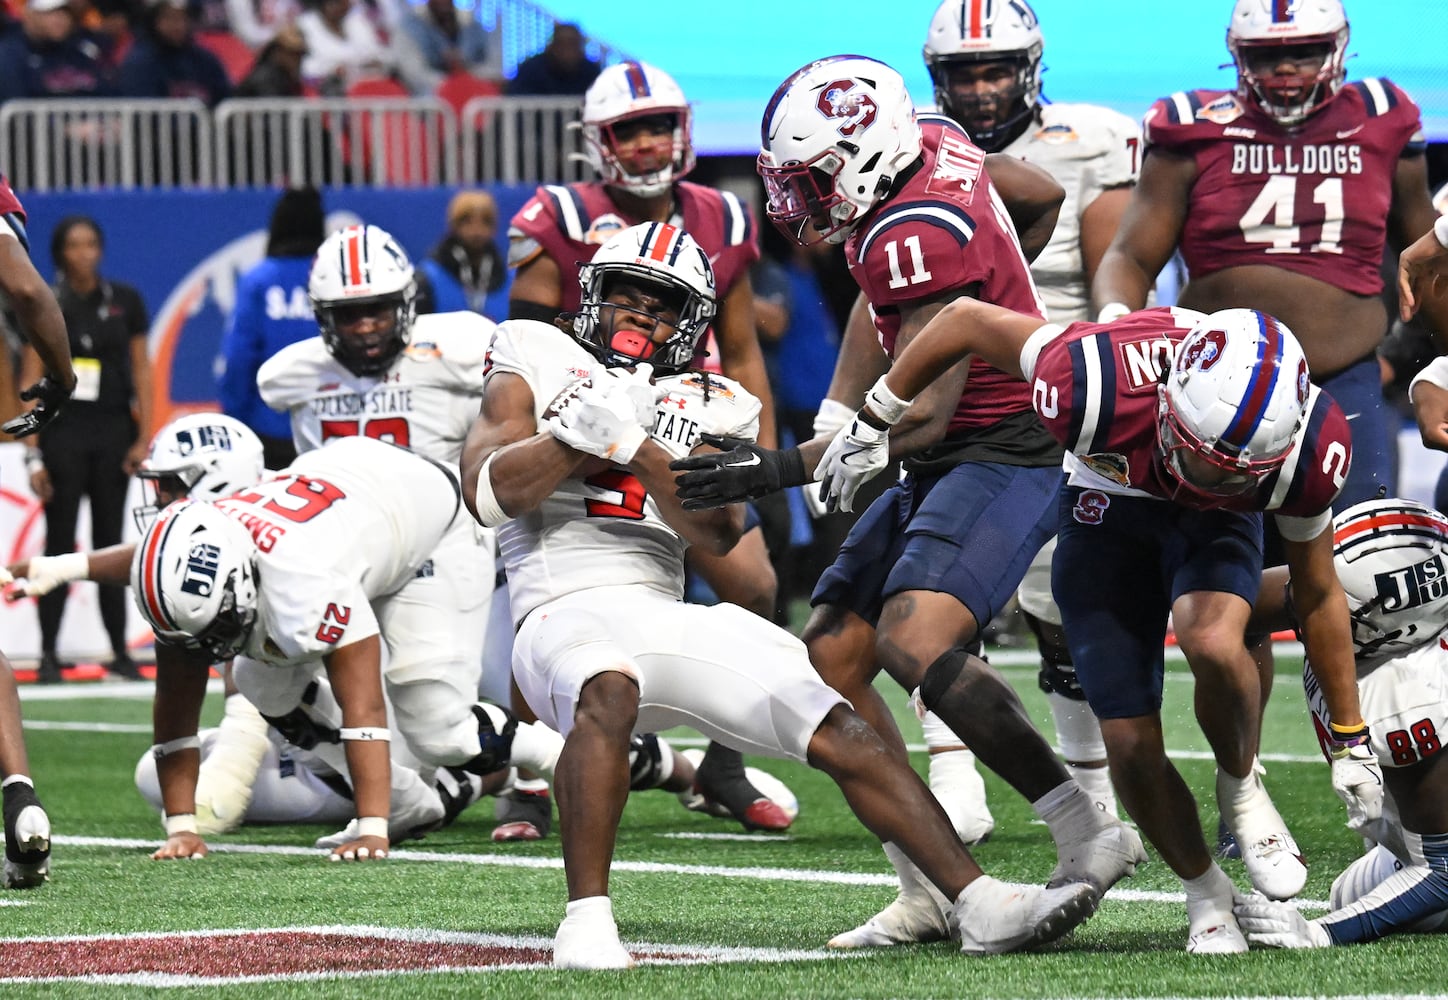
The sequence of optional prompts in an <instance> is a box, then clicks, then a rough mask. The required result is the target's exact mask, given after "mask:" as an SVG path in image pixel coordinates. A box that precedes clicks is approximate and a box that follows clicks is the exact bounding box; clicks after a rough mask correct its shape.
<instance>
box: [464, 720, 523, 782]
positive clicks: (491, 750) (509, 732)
mask: <svg viewBox="0 0 1448 1000" xmlns="http://www.w3.org/2000/svg"><path fill="white" fill-rule="evenodd" d="M473 715H475V716H477V719H478V744H479V745H480V746H481V747H482V750H481V751H480V752H479V753H478V755H477V756H476V757H474V758H473V759H472V760H470V761H468V762H467V763H466V764H464V765H463V768H464V769H465V770H468V771H471V772H472V773H473V774H492V773H493V772H494V771H496V770H498V769H499V768H504V767H507V766H508V761H509V760H510V759H511V758H512V756H513V734H514V733H516V732H517V731H518V717H517V716H515V715H514V714H513V713H512V712H510V711H508V710H507V709H506V708H503V707H502V706H501V705H492V704H478V705H474V706H473ZM500 720H501V723H502V724H501V726H500V725H499V721H500Z"/></svg>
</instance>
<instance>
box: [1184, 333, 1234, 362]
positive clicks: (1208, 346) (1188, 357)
mask: <svg viewBox="0 0 1448 1000" xmlns="http://www.w3.org/2000/svg"><path fill="white" fill-rule="evenodd" d="M1226 347H1227V331H1225V330H1203V331H1202V332H1201V333H1200V334H1198V335H1197V336H1195V337H1193V338H1192V339H1191V340H1189V341H1187V342H1186V343H1185V344H1184V345H1182V350H1181V354H1180V355H1179V356H1178V357H1177V371H1181V372H1184V371H1187V370H1189V369H1193V368H1195V369H1196V370H1197V371H1203V372H1209V371H1211V370H1212V366H1213V365H1215V364H1216V363H1217V362H1218V361H1220V360H1221V359H1222V352H1223V351H1224V350H1226Z"/></svg>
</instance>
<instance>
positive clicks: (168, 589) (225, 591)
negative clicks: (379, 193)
mask: <svg viewBox="0 0 1448 1000" xmlns="http://www.w3.org/2000/svg"><path fill="white" fill-rule="evenodd" d="M131 590H132V592H133V593H134V594H135V597H136V605H137V606H138V607H139V608H140V610H141V614H142V615H143V616H144V617H145V619H146V621H147V622H149V623H150V625H151V629H152V630H153V631H154V632H155V633H156V637H157V638H159V639H169V640H171V641H173V642H177V643H180V644H182V645H184V646H186V647H187V648H190V649H201V650H205V651H206V653H207V654H209V655H210V656H212V657H213V658H214V659H215V660H217V661H220V660H224V659H226V658H228V657H231V656H235V655H236V654H237V653H239V652H240V651H241V650H242V648H243V647H244V646H245V645H246V640H247V636H248V635H249V634H250V632H251V628H252V626H253V625H254V624H255V623H256V616H257V573H256V545H255V543H253V541H252V538H251V535H250V534H249V533H248V532H247V530H246V529H245V528H243V527H242V526H241V524H240V523H239V522H237V521H234V520H232V519H231V518H229V517H227V516H226V515H225V514H223V513H222V512H221V511H220V510H219V509H217V508H216V507H215V506H213V505H211V504H209V503H202V502H200V501H197V500H178V501H177V502H176V503H173V504H171V505H170V506H169V507H167V508H166V509H165V510H163V511H161V513H160V514H159V515H158V516H157V517H156V521H155V523H154V524H152V525H151V527H150V528H148V529H147V530H146V534H145V535H144V536H142V538H141V540H140V542H139V543H137V545H136V554H135V556H134V557H133V558H132V560H131Z"/></svg>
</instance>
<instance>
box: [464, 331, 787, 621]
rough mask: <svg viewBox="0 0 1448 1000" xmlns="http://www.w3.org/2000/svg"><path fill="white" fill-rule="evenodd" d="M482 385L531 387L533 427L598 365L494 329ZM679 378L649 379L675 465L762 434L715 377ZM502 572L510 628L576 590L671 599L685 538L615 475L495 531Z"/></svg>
mask: <svg viewBox="0 0 1448 1000" xmlns="http://www.w3.org/2000/svg"><path fill="white" fill-rule="evenodd" d="M488 354H489V367H488V377H490V378H491V377H492V376H493V374H495V373H498V372H508V373H511V374H513V375H516V376H518V377H519V378H522V379H523V380H524V381H525V382H527V383H528V386H529V388H530V389H531V390H532V393H533V415H534V418H535V419H537V420H538V421H539V422H540V423H541V422H542V419H543V413H544V411H545V410H546V409H547V408H548V405H549V404H550V403H551V402H552V401H553V400H554V399H555V398H556V397H557V396H558V394H559V393H561V392H562V391H563V390H565V389H567V388H568V387H569V386H571V385H572V384H573V383H574V382H576V381H578V380H579V379H580V378H586V377H589V376H590V375H591V373H592V372H593V371H594V370H595V369H596V368H598V367H600V366H599V362H598V360H597V359H596V358H594V357H593V355H591V354H589V353H588V351H586V350H584V348H583V345H581V344H580V343H578V341H576V340H574V339H573V338H572V337H570V336H568V335H567V334H566V333H564V332H563V331H561V330H559V329H558V328H557V327H555V326H552V325H550V324H547V323H538V322H534V321H531V320H509V321H508V322H506V323H503V324H501V325H499V326H498V328H497V330H496V331H495V332H494V335H493V346H492V348H491V349H490V350H489V352H488ZM704 379H705V376H704V375H703V374H702V373H697V372H684V373H682V374H679V375H667V376H662V377H660V378H658V379H655V385H657V386H659V387H660V388H665V389H667V390H668V391H667V392H666V393H665V395H664V397H663V398H662V399H661V400H660V401H659V402H658V404H657V405H656V406H655V411H654V424H653V427H652V428H651V429H650V436H651V437H652V438H653V439H654V441H656V442H657V443H658V444H659V446H660V447H662V448H663V449H664V450H665V451H667V452H668V453H669V454H670V455H672V456H675V457H677V456H681V455H686V454H688V453H689V451H690V450H692V448H693V446H694V444H695V442H697V440H698V437H699V435H700V434H701V433H703V432H708V433H712V434H723V435H730V436H737V437H744V438H749V439H751V440H753V439H754V437H755V436H756V435H757V434H758V433H759V411H760V405H759V400H757V399H756V398H755V397H754V396H752V395H750V393H749V392H748V391H746V390H745V389H744V388H743V387H742V386H741V385H739V383H737V382H735V381H733V380H732V379H727V378H723V377H722V376H718V375H710V376H708V383H707V385H708V389H707V392H706V390H705V381H704ZM498 547H499V548H500V550H501V551H502V554H503V559H504V561H505V563H506V564H507V568H508V590H509V597H510V599H511V600H512V611H513V621H514V622H515V623H518V622H521V621H522V620H523V619H524V618H525V617H526V616H527V615H528V613H529V612H530V611H532V610H533V609H534V608H536V607H538V606H539V605H541V604H545V603H547V602H548V601H551V600H554V599H555V598H558V597H562V596H563V595H564V594H570V593H573V592H575V591H579V590H587V589H590V588H593V587H608V586H617V585H619V584H623V583H629V584H642V585H644V586H648V587H652V588H653V589H655V590H657V591H659V592H660V593H662V594H665V595H667V596H668V597H670V598H672V599H674V600H680V599H682V596H683V588H684V549H685V544H684V541H683V539H682V538H680V537H679V535H678V533H677V532H675V531H674V529H673V528H671V527H669V525H668V523H667V522H665V521H664V519H663V517H662V516H661V515H660V514H659V509H658V505H657V504H656V503H655V502H654V499H653V497H652V496H651V495H650V494H649V493H648V492H647V491H646V490H645V489H644V487H643V484H642V483H641V482H640V481H639V479H638V478H637V477H636V476H634V475H633V473H631V472H629V471H628V470H627V469H625V468H623V467H621V466H612V467H610V468H608V469H606V470H604V471H602V472H599V473H596V474H594V475H590V476H588V477H587V478H586V479H565V480H563V482H562V483H560V484H559V485H558V487H557V488H556V489H555V490H554V492H553V494H552V495H551V496H549V497H548V498H547V499H546V500H544V501H543V503H542V504H541V505H540V506H539V508H538V509H537V510H535V511H533V512H532V513H530V514H524V515H522V516H520V517H516V518H513V519H511V520H509V521H505V522H503V524H501V525H499V526H498Z"/></svg>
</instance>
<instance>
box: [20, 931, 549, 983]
mask: <svg viewBox="0 0 1448 1000" xmlns="http://www.w3.org/2000/svg"><path fill="white" fill-rule="evenodd" d="M552 959H553V955H552V952H551V951H549V950H548V949H546V948H509V947H484V946H481V945H473V944H457V943H449V942H442V941H399V940H396V939H393V938H382V937H368V936H363V935H354V934H310V933H308V934H235V935H230V934H228V935H220V936H216V937H211V936H206V937H194V936H190V935H175V936H171V937H167V936H160V937H153V936H147V937H144V938H130V939H127V938H121V939H117V938H108V939H102V940H89V941H33V942H30V941H28V942H26V944H25V947H24V948H6V949H4V950H3V951H0V977H4V978H10V977H20V976H37V977H45V978H51V977H62V978H71V977H75V976H116V975H127V974H134V973H146V972H150V973H160V974H162V975H175V976H203V977H215V978H218V979H229V978H233V977H236V976H288V975H300V974H303V973H319V972H323V973H325V972H340V973H348V972H374V971H375V972H388V971H392V972H401V971H404V970H410V969H438V968H444V967H447V968H456V967H458V966H471V967H482V968H486V967H488V966H497V965H541V966H547V965H549V963H550V962H551V961H552Z"/></svg>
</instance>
